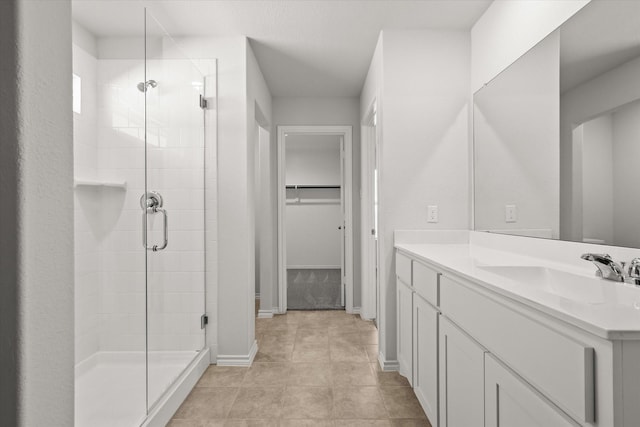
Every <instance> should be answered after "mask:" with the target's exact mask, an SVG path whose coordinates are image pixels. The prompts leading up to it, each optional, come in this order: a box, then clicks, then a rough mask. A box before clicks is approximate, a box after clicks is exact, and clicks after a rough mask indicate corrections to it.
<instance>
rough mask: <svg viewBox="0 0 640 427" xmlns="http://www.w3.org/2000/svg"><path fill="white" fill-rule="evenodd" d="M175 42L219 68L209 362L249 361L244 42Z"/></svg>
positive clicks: (249, 170)
mask: <svg viewBox="0 0 640 427" xmlns="http://www.w3.org/2000/svg"><path fill="white" fill-rule="evenodd" d="M176 41H177V42H178V43H179V44H180V46H181V48H182V49H183V51H184V52H185V53H186V54H187V56H189V57H191V58H217V66H218V69H217V70H218V71H217V76H218V90H217V110H216V113H217V124H218V125H217V157H216V158H217V182H216V183H217V190H218V194H217V218H216V223H217V236H215V237H217V241H216V246H215V247H216V249H215V250H216V252H215V253H213V251H210V250H209V248H210V247H211V245H210V243H211V242H210V241H209V240H207V242H206V244H207V252H208V253H207V255H208V258H207V259H208V260H209V259H211V256H213V257H216V258H217V267H218V271H217V275H216V272H212V271H209V270H208V271H207V312H208V313H209V326H208V327H207V342H208V345H209V346H210V347H211V350H212V353H213V354H212V362H215V361H216V355H217V356H219V358H224V357H226V356H235V355H237V356H241V357H248V355H249V352H250V349H251V346H252V345H253V342H254V341H255V338H254V335H253V328H254V326H253V325H254V314H253V313H254V304H255V302H254V292H255V283H254V281H255V274H254V271H253V266H252V264H253V259H254V256H255V247H254V246H255V244H254V240H253V230H254V218H253V213H252V209H253V204H254V201H253V193H252V191H253V190H252V187H253V184H252V183H251V182H250V181H252V180H253V173H254V172H253V167H254V166H253V160H252V159H253V145H252V143H250V142H249V138H248V126H249V123H248V120H249V119H248V117H249V109H250V108H252V107H251V106H249V105H248V101H247V100H248V98H249V95H248V84H249V81H251V80H250V79H248V76H247V73H248V68H247V67H248V56H247V49H246V46H247V39H246V38H245V37H227V38H199V37H193V38H192V37H189V38H177V39H176ZM254 105H255V104H254ZM251 117H254V116H253V115H252V116H251ZM210 178H211V179H213V177H210ZM211 184H213V182H212V181H211V180H210V181H208V182H207V186H209V185H211ZM212 233H213V232H212ZM211 237H214V236H213V235H212V236H211ZM209 255H211V256H209ZM207 262H208V263H209V261H207ZM210 267H213V266H211V265H210ZM227 360H228V359H227Z"/></svg>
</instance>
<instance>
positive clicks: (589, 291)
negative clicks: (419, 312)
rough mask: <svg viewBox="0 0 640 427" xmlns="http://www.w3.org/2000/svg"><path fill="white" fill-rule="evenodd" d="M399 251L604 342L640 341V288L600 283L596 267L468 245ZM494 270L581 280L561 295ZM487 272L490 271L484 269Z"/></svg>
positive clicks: (413, 247) (405, 247)
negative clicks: (542, 270) (510, 268)
mask: <svg viewBox="0 0 640 427" xmlns="http://www.w3.org/2000/svg"><path fill="white" fill-rule="evenodd" d="M395 246H396V248H397V249H399V250H400V251H402V252H404V253H406V254H407V255H409V256H411V257H412V258H415V259H419V260H421V261H423V262H425V263H426V264H430V265H432V266H433V267H434V268H435V269H436V270H438V271H440V272H442V273H444V274H445V275H447V273H449V274H451V273H453V274H455V275H458V276H461V277H463V278H465V279H467V280H469V281H471V282H473V283H474V284H477V285H479V286H482V287H484V288H486V289H489V290H491V291H494V292H496V293H499V294H501V295H503V296H505V297H508V298H511V299H513V300H516V301H519V302H521V303H523V304H526V305H528V306H530V307H532V308H534V309H536V310H539V311H541V312H544V313H546V314H548V315H550V316H553V317H555V318H557V319H560V320H563V321H565V322H567V323H569V324H572V325H574V326H577V327H579V328H581V329H584V330H586V331H587V332H590V333H592V334H594V335H597V336H599V337H602V338H605V339H609V340H623V339H624V340H630V339H632V340H637V339H640V287H636V286H633V285H628V284H624V283H616V282H612V281H609V280H604V279H599V278H595V276H594V272H595V267H594V266H593V265H590V264H588V263H585V265H584V267H580V268H578V267H577V266H575V265H567V264H563V263H558V262H553V261H551V260H549V259H543V258H535V257H532V256H526V255H520V254H514V253H511V252H505V251H500V250H496V249H490V248H487V247H483V246H476V245H472V244H468V243H467V244H417V243H404V244H403V243H398V244H396V245H395ZM495 266H505V267H508V266H514V268H515V267H525V266H534V267H544V268H546V269H550V270H552V271H553V272H559V274H558V275H556V276H554V277H560V278H561V277H563V276H562V274H563V273H562V272H565V273H570V275H566V277H569V278H573V279H577V280H573V282H572V281H571V280H568V281H567V282H565V283H558V289H559V290H560V291H559V292H556V290H555V289H554V287H555V286H554V285H552V286H547V287H536V286H530V285H528V284H527V283H523V282H521V281H518V280H514V279H511V278H508V277H505V276H502V275H500V274H495V272H492V271H491V268H495ZM486 267H489V268H488V269H485V268H486ZM530 270H535V271H537V270H536V269H530ZM538 270H539V269H538ZM516 271H517V270H516ZM576 276H579V277H576ZM581 277H584V282H582V281H581ZM574 282H580V283H578V284H576V283H574ZM567 283H569V284H567ZM583 286H584V287H583ZM578 287H579V288H578Z"/></svg>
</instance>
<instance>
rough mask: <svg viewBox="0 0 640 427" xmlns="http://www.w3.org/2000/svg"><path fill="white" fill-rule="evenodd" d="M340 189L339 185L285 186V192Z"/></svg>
mask: <svg viewBox="0 0 640 427" xmlns="http://www.w3.org/2000/svg"><path fill="white" fill-rule="evenodd" d="M332 188H336V189H337V188H340V186H339V185H287V190H323V189H332Z"/></svg>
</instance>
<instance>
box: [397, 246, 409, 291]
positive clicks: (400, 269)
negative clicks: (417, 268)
mask: <svg viewBox="0 0 640 427" xmlns="http://www.w3.org/2000/svg"><path fill="white" fill-rule="evenodd" d="M396 276H398V278H400V280H402V281H403V282H404V283H405V284H407V285H409V286H411V258H409V257H407V256H405V255H402V254H401V253H400V252H396Z"/></svg>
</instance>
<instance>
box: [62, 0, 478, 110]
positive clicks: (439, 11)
mask: <svg viewBox="0 0 640 427" xmlns="http://www.w3.org/2000/svg"><path fill="white" fill-rule="evenodd" d="M490 3H491V0H411V1H409V0H368V1H365V0H198V1H196V0H172V1H141V0H127V1H125V0H74V1H73V17H74V19H75V20H76V21H77V22H78V23H80V24H81V25H82V26H84V27H86V28H87V29H88V30H89V31H91V32H92V33H94V34H95V35H96V36H97V37H107V36H134V35H140V33H141V26H142V25H141V23H142V12H141V7H142V5H147V6H149V7H150V8H151V10H153V13H154V15H155V16H156V17H157V18H158V20H159V21H160V22H161V23H162V24H163V26H164V27H165V28H166V30H167V31H168V32H169V33H170V34H171V35H172V36H175V37H177V36H213V37H221V36H238V35H244V36H247V37H249V38H250V40H251V46H252V48H253V51H254V53H255V55H256V58H257V60H258V63H259V64H260V68H261V70H262V72H263V74H264V77H265V80H266V81H267V84H268V86H269V89H270V90H271V94H272V95H273V96H309V97H318V96H349V97H353V96H359V94H360V91H361V89H362V86H363V84H364V80H365V78H366V73H367V70H368V69H369V64H370V62H371V57H372V55H373V51H374V49H375V46H376V42H377V39H378V35H379V33H380V31H381V30H383V29H402V30H410V29H425V28H429V29H452V30H454V29H455V30H469V29H470V28H471V26H472V25H473V24H474V23H475V22H476V21H477V19H478V18H479V17H480V16H481V15H482V13H484V11H485V10H486V9H487V7H488V6H489V4H490Z"/></svg>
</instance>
